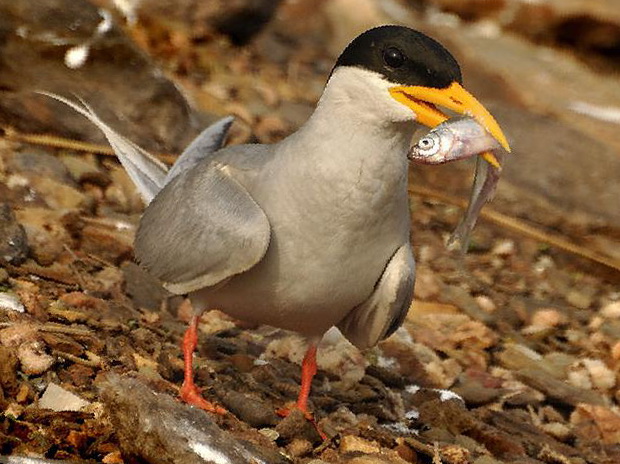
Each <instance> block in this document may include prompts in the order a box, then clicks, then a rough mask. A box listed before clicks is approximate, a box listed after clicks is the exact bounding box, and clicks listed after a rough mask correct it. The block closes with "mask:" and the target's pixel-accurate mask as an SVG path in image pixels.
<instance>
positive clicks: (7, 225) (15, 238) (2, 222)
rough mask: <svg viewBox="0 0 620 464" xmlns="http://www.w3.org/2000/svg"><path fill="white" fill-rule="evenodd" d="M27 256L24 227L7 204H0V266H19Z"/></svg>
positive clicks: (26, 240)
mask: <svg viewBox="0 0 620 464" xmlns="http://www.w3.org/2000/svg"><path fill="white" fill-rule="evenodd" d="M27 256H28V239H27V236H26V232H25V231H24V227H23V226H22V225H21V224H19V223H18V222H17V220H16V217H15V214H14V213H13V211H12V210H11V207H10V206H9V205H8V204H7V203H0V265H2V264H13V265H19V264H21V263H23V262H24V261H25V260H26V257H27Z"/></svg>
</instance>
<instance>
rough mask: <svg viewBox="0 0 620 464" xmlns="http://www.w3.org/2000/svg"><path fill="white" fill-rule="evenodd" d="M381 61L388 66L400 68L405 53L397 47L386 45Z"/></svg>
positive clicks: (403, 61)
mask: <svg viewBox="0 0 620 464" xmlns="http://www.w3.org/2000/svg"><path fill="white" fill-rule="evenodd" d="M383 61H384V62H385V64H387V65H388V66H389V67H390V68H400V67H401V66H402V65H403V64H404V63H405V55H404V53H403V52H402V51H400V49H399V48H396V47H388V48H386V49H385V50H384V51H383Z"/></svg>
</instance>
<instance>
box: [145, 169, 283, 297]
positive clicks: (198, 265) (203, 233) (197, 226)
mask: <svg viewBox="0 0 620 464" xmlns="http://www.w3.org/2000/svg"><path fill="white" fill-rule="evenodd" d="M270 233H271V228H270V225H269V221H268V219H267V216H266V215H265V213H264V212H263V210H262V209H261V208H260V206H259V205H258V204H257V203H256V202H255V201H254V199H253V198H252V197H251V195H250V194H249V193H248V191H247V190H246V189H245V188H244V187H243V185H241V184H240V183H239V182H238V181H237V180H235V179H234V178H233V177H232V175H231V174H230V168H229V167H228V166H227V165H226V164H224V163H222V162H221V161H218V160H217V159H215V160H210V161H209V160H205V161H204V162H202V163H200V164H199V165H197V166H195V167H194V168H193V169H192V170H190V171H186V172H185V173H184V174H183V175H181V176H177V177H176V178H174V179H173V180H172V181H171V182H170V183H169V184H168V185H166V187H165V188H164V189H163V190H162V191H161V192H160V193H159V194H158V195H157V197H155V199H154V200H153V201H152V202H151V204H150V205H149V207H148V208H147V209H146V211H145V212H144V215H143V216H142V220H141V222H140V227H139V229H138V233H137V236H136V241H135V253H136V258H137V259H138V261H139V262H140V264H142V265H143V266H144V267H145V268H146V269H147V270H148V271H149V272H150V273H151V274H152V275H154V276H155V277H157V278H159V279H160V280H161V281H162V282H163V284H164V286H165V287H166V288H167V289H168V290H170V291H171V292H173V293H176V294H184V293H189V292H192V291H195V290H198V289H201V288H204V287H211V286H214V285H217V284H218V283H220V282H223V281H225V280H226V279H228V278H229V277H232V276H233V275H235V274H239V273H241V272H244V271H246V270H248V269H250V268H251V267H252V266H254V265H255V264H256V263H257V262H259V261H260V260H261V258H262V257H263V256H264V254H265V252H266V251H267V247H268V246H269V238H270Z"/></svg>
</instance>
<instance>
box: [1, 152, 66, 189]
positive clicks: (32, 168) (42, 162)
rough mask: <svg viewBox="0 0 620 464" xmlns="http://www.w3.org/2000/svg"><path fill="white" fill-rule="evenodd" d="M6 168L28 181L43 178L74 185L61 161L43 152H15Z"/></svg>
mask: <svg viewBox="0 0 620 464" xmlns="http://www.w3.org/2000/svg"><path fill="white" fill-rule="evenodd" d="M7 167H8V168H9V170H11V171H12V172H14V173H18V174H21V175H23V176H25V177H27V178H28V179H33V178H40V177H45V178H47V179H53V180H55V181H57V182H60V183H61V184H65V185H70V186H75V185H76V184H75V182H74V181H73V179H72V178H71V175H70V174H69V171H68V170H67V167H66V166H65V165H64V164H63V163H62V161H60V160H59V159H58V158H57V157H56V156H53V155H50V154H49V153H47V152H45V151H43V150H38V149H29V150H24V151H18V152H15V153H14V154H13V156H11V157H9V159H8V162H7Z"/></svg>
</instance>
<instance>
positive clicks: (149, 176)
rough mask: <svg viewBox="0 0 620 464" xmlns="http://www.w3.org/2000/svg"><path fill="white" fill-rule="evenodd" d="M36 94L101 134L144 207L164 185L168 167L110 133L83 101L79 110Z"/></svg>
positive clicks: (74, 104) (108, 128)
mask: <svg viewBox="0 0 620 464" xmlns="http://www.w3.org/2000/svg"><path fill="white" fill-rule="evenodd" d="M37 93H40V94H42V95H46V96H48V97H50V98H53V99H55V100H58V101H60V102H62V103H64V104H65V105H68V106H70V107H71V108H73V109H74V110H75V111H77V112H78V113H80V114H82V115H83V116H85V117H86V118H88V119H89V120H90V121H91V122H92V123H93V124H95V125H96V126H97V127H98V128H99V129H100V130H101V131H102V132H103V134H104V135H105V137H106V138H107V139H108V142H109V143H110V145H111V146H112V149H113V150H114V153H116V156H117V157H118V159H119V161H120V162H121V164H122V165H123V167H124V168H125V170H126V171H127V174H128V175H129V177H130V178H131V180H132V181H133V183H134V184H135V185H136V187H137V188H138V191H139V192H140V195H141V196H142V198H143V199H144V202H145V203H146V204H147V205H148V204H149V203H150V202H151V200H152V199H153V198H154V197H155V195H157V193H158V192H159V191H160V190H161V189H162V188H163V186H164V185H166V175H167V173H168V167H167V166H166V165H165V164H164V163H162V162H161V161H159V160H158V159H157V158H155V157H154V156H153V155H151V154H150V153H148V152H147V151H146V150H144V149H142V148H140V147H139V146H137V145H136V144H135V143H133V142H131V141H130V140H127V139H126V138H125V137H123V136H122V135H120V134H119V133H117V132H116V131H114V130H113V129H112V128H111V127H110V126H108V125H107V124H106V123H104V122H103V121H102V120H101V119H100V118H99V116H97V114H95V112H94V111H93V110H92V109H91V108H90V107H89V106H88V104H86V103H85V102H84V101H83V100H81V99H80V103H81V104H82V106H80V105H78V104H77V103H75V102H72V101H71V100H68V99H66V98H64V97H61V96H60V95H56V94H53V93H49V92H41V91H39V92H37Z"/></svg>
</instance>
